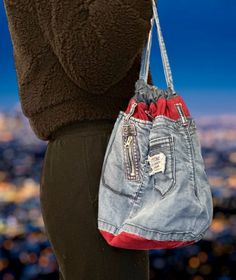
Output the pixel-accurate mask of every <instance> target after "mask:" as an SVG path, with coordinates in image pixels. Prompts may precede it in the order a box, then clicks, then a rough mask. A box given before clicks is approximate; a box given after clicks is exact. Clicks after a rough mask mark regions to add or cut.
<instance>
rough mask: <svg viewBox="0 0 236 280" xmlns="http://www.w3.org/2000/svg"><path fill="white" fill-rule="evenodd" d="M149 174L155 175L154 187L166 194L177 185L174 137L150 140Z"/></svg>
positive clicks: (163, 194)
mask: <svg viewBox="0 0 236 280" xmlns="http://www.w3.org/2000/svg"><path fill="white" fill-rule="evenodd" d="M147 164H148V169H147V170H148V174H149V176H153V179H154V188H155V189H156V190H157V191H159V192H160V193H161V195H162V196H165V195H166V194H167V193H168V192H169V191H171V189H172V188H173V187H174V185H175V154H174V139H173V137H171V136H164V137H157V138H154V139H151V140H150V142H149V152H148V158H147Z"/></svg>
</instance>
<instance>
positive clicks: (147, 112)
mask: <svg viewBox="0 0 236 280" xmlns="http://www.w3.org/2000/svg"><path fill="white" fill-rule="evenodd" d="M144 112H145V113H146V114H147V115H148V116H149V117H150V118H151V119H154V117H153V116H152V115H151V114H150V113H149V111H148V110H145V111H144Z"/></svg>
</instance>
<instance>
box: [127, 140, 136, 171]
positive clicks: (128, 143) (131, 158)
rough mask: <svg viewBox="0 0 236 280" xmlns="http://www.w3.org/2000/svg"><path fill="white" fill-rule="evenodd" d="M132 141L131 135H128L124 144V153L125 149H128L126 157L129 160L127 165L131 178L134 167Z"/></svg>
mask: <svg viewBox="0 0 236 280" xmlns="http://www.w3.org/2000/svg"><path fill="white" fill-rule="evenodd" d="M133 140H134V139H133V135H129V136H128V139H127V141H126V143H125V147H126V151H127V147H128V152H127V155H128V160H129V163H130V166H131V173H130V175H131V176H135V166H134V160H133V149H132V145H133Z"/></svg>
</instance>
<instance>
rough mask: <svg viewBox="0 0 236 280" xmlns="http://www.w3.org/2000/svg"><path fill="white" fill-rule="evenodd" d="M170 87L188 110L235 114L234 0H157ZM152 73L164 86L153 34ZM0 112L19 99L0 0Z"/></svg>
mask: <svg viewBox="0 0 236 280" xmlns="http://www.w3.org/2000/svg"><path fill="white" fill-rule="evenodd" d="M158 6H159V17H160V21H161V27H162V32H163V36H164V38H165V42H166V46H167V51H168V55H169V59H170V64H171V68H172V73H173V79H174V83H175V89H176V91H177V92H179V93H180V94H181V95H182V97H183V98H184V100H185V102H186V103H187V105H188V107H189V109H190V111H191V112H192V114H193V115H195V116H198V115H207V114H214V115H215V114H222V113H230V114H232V113H236V110H235V105H236V16H235V15H236V1H234V0H227V1H220V0H214V1H213V0H208V1H204V0H199V1H187V0H179V1H173V0H172V1H170V0H163V1H162V0H158ZM153 35H154V36H153V47H152V53H151V66H150V67H151V72H152V76H153V80H154V84H155V85H156V86H159V87H162V88H165V87H166V85H165V80H164V74H163V69H162V64H161V60H160V52H159V48H158V43H157V38H156V28H154V34H153ZM0 38H1V42H0V111H1V110H6V109H7V110H8V109H10V108H12V106H14V105H15V103H16V102H18V101H19V97H18V89H17V78H16V72H15V66H14V61H13V55H12V43H11V39H10V35H9V31H8V25H7V20H6V16H5V11H4V7H3V3H2V1H1V2H0Z"/></svg>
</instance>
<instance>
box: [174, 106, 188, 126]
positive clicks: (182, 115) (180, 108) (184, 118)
mask: <svg viewBox="0 0 236 280" xmlns="http://www.w3.org/2000/svg"><path fill="white" fill-rule="evenodd" d="M175 107H176V109H177V111H178V113H179V116H180V118H181V121H182V125H187V124H188V119H187V118H186V116H185V113H184V110H183V107H182V104H181V103H176V104H175Z"/></svg>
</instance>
